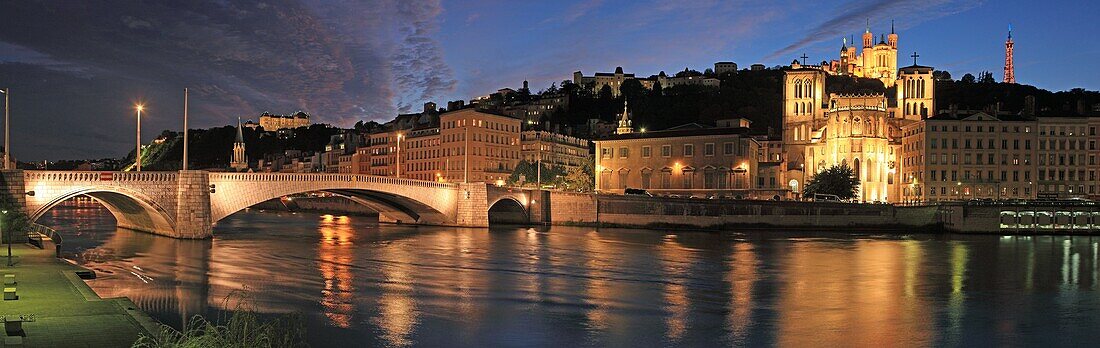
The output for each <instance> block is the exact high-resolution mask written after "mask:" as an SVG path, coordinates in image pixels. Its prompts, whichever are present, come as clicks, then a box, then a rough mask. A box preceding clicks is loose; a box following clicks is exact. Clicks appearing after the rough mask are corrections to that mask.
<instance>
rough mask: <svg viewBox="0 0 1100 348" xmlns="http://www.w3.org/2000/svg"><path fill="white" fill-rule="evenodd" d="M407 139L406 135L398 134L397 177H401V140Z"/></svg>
mask: <svg viewBox="0 0 1100 348" xmlns="http://www.w3.org/2000/svg"><path fill="white" fill-rule="evenodd" d="M403 137H405V135H404V134H401V133H397V177H398V178H400V177H401V138H403Z"/></svg>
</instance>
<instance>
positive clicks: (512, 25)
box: [0, 0, 1100, 160]
mask: <svg viewBox="0 0 1100 348" xmlns="http://www.w3.org/2000/svg"><path fill="white" fill-rule="evenodd" d="M2 7H3V11H2V12H0V88H2V87H10V88H11V89H12V95H13V98H12V118H13V121H12V124H13V128H12V129H13V140H12V146H13V149H14V155H15V156H16V157H17V158H19V159H20V160H42V159H75V158H93V157H121V156H123V155H124V154H125V153H126V152H127V151H128V150H129V149H130V148H132V147H133V141H134V139H133V132H134V115H133V103H134V102H136V101H139V100H142V101H144V102H145V103H147V105H148V106H147V108H148V112H147V113H146V114H145V115H143V120H142V121H143V134H144V135H146V137H145V139H144V140H145V141H149V140H151V139H152V138H153V137H155V136H156V135H157V134H159V133H160V131H161V130H164V129H179V128H180V126H181V122H182V121H181V115H182V109H183V107H182V91H183V88H184V87H190V88H191V89H192V94H191V97H192V102H191V110H192V112H191V115H192V127H203V128H205V127H211V126H220V125H226V124H230V123H232V122H235V120H236V117H238V116H241V117H244V118H245V119H248V118H253V119H254V118H255V117H256V116H257V115H258V114H259V113H260V112H263V111H271V112H274V113H284V114H285V113H291V112H295V111H297V110H304V111H307V112H310V113H311V114H313V115H314V121H315V122H325V123H332V124H336V125H339V126H345V127H347V126H351V125H352V124H353V123H355V122H356V121H358V120H364V119H365V120H378V121H386V120H389V119H391V118H392V117H393V116H394V115H396V114H397V113H398V112H409V111H417V110H419V108H420V105H421V104H422V103H423V102H425V101H429V100H430V101H436V102H438V103H439V104H440V105H445V103H446V101H448V100H454V99H470V98H472V97H476V96H479V95H485V94H488V93H490V92H492V91H495V90H496V89H498V88H502V87H513V88H516V87H518V86H519V85H520V84H521V82H522V81H523V80H524V79H527V80H529V81H530V83H531V88H532V89H533V90H534V91H538V90H540V89H543V88H545V87H547V86H549V85H550V83H552V82H560V81H561V80H564V79H569V78H571V74H572V72H573V71H575V70H581V71H583V72H584V73H585V74H586V75H590V74H591V73H593V72H595V71H604V72H609V71H613V70H614V68H615V67H616V66H622V67H623V68H624V69H625V70H626V71H627V72H633V73H636V74H638V75H640V76H649V75H651V74H656V73H657V72H659V71H662V70H663V71H665V72H668V73H673V72H676V71H679V70H683V69H684V68H685V67H689V68H693V69H696V70H700V71H702V70H704V69H706V68H708V67H711V66H712V64H713V63H714V62H715V61H725V60H729V61H734V62H737V63H738V64H739V65H740V66H741V67H748V66H749V65H750V64H753V63H763V64H765V65H767V66H774V65H779V64H787V63H790V61H791V60H793V59H795V57H797V56H801V55H802V54H803V53H805V54H807V55H808V56H809V57H810V58H809V61H811V62H820V61H822V60H825V59H834V58H836V57H837V52H838V51H839V48H840V45H841V39H842V38H843V37H849V36H854V37H856V39H857V40H858V39H859V35H860V34H861V33H862V32H863V29H864V26H865V22H866V21H867V20H870V22H871V29H872V31H873V32H874V33H875V36H876V40H877V37H878V35H879V34H884V33H889V30H890V21H891V20H895V21H896V29H897V32H898V34H899V35H900V39H899V47H900V50H901V52H902V53H900V54H899V60H901V65H909V64H912V60H911V58H908V57H909V55H910V54H912V52H913V51H917V52H919V53H920V61H919V62H920V64H921V65H930V66H934V67H936V68H937V69H939V70H947V71H950V72H951V73H952V75H953V76H954V77H955V78H959V77H961V76H962V75H963V74H964V73H967V72H970V73H974V74H975V75H977V73H978V72H980V71H983V70H988V71H991V72H993V73H994V77H996V79H997V80H1000V79H1001V77H1002V72H1001V68H1002V66H1003V63H1004V39H1005V35H1006V31H1007V28H1008V25H1009V23H1011V24H1012V26H1013V27H1014V32H1013V37H1014V40H1015V42H1016V78H1017V80H1018V82H1020V83H1025V84H1032V85H1036V86H1038V87H1041V88H1045V89H1050V90H1065V89H1070V88H1075V87H1083V88H1086V89H1090V90H1096V89H1100V82H1097V81H1098V80H1097V78H1096V77H1098V76H1100V65H1098V64H1095V62H1093V61H1095V60H1096V58H1098V57H1100V39H1098V38H1097V33H1098V32H1100V22H1098V21H1096V19H1095V15H1096V14H1097V13H1100V3H1098V2H1094V1H1079V2H1069V1H1066V2H1062V1H1044V2H1041V3H1036V2H1029V1H952V0H924V1H861V0H857V1H829V2H815V1H611V0H606V1H599V0H596V1H505V0H501V1H488V0H487V1H446V0H444V1H438V0H436V1H421V2H414V1H399V0H393V1H385V0H375V1H320V0H275V1H266V2H245V1H235V0H221V1H186V2H167V1H143V2H128V1H127V2H124V1H113V2H103V3H99V2H96V3H95V4H92V3H90V2H73V1H9V2H6V3H5V4H4V5H3V6H2ZM903 58H904V59H903ZM777 117H778V115H777Z"/></svg>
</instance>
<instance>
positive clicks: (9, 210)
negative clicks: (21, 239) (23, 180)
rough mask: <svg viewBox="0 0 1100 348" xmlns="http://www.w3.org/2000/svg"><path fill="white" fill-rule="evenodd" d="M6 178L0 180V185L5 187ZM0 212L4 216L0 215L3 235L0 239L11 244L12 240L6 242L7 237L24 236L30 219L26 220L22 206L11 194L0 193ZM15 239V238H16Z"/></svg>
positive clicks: (6, 183)
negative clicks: (2, 212) (1, 211)
mask: <svg viewBox="0 0 1100 348" xmlns="http://www.w3.org/2000/svg"><path fill="white" fill-rule="evenodd" d="M3 179H6V178H0V184H3V185H4V187H7V185H8V182H7V180H3ZM0 210H4V211H5V213H4V214H0V224H2V225H0V226H2V227H3V229H0V231H2V232H4V235H3V236H2V237H0V239H2V240H3V241H4V242H5V243H9V244H10V243H11V242H13V241H14V240H8V236H9V235H10V236H25V235H26V234H27V233H26V231H27V230H28V229H29V228H30V219H28V218H27V213H26V212H25V211H24V209H23V206H22V204H19V201H18V200H17V199H16V198H15V197H12V195H11V193H9V192H7V191H3V192H0ZM9 229H10V231H9ZM16 238H17V237H16Z"/></svg>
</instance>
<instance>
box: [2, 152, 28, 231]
mask: <svg viewBox="0 0 1100 348" xmlns="http://www.w3.org/2000/svg"><path fill="white" fill-rule="evenodd" d="M0 195H3V196H4V199H5V200H8V201H9V202H11V203H10V204H11V205H12V206H14V207H15V209H20V210H22V211H23V213H26V212H27V190H26V186H25V185H24V184H23V170H22V169H0ZM9 209H11V208H10V207H9ZM4 227H6V226H4ZM6 238H8V236H7V233H0V241H3V242H4V243H7V242H8V241H7V240H5V239H6Z"/></svg>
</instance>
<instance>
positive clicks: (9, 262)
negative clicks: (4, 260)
mask: <svg viewBox="0 0 1100 348" xmlns="http://www.w3.org/2000/svg"><path fill="white" fill-rule="evenodd" d="M0 213H2V214H4V217H7V216H8V211H7V210H0ZM2 221H3V219H0V229H3V228H4V226H3V223H2ZM7 239H8V267H11V242H12V240H11V239H12V236H11V229H10V228H9V229H8V238H7Z"/></svg>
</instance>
